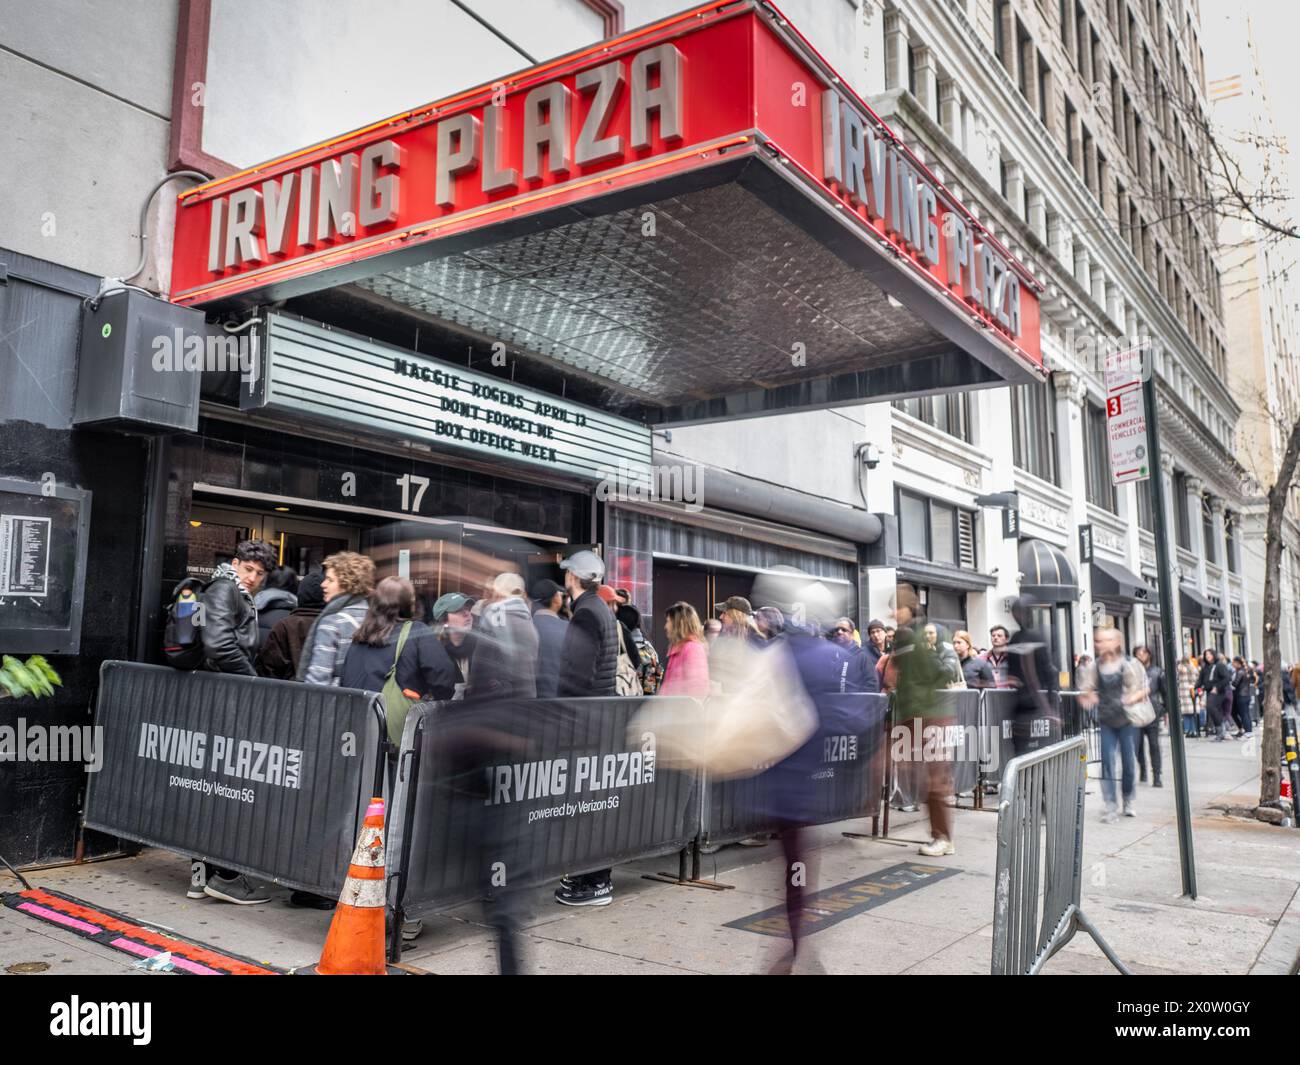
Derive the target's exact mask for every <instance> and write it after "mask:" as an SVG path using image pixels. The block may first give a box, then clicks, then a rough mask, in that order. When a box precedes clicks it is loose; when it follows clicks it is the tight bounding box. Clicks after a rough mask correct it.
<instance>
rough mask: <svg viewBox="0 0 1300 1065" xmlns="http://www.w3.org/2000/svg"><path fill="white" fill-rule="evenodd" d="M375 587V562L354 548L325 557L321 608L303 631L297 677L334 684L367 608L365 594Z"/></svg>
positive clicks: (367, 602)
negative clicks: (309, 627)
mask: <svg viewBox="0 0 1300 1065" xmlns="http://www.w3.org/2000/svg"><path fill="white" fill-rule="evenodd" d="M374 586H375V563H374V561H373V560H371V559H369V558H367V557H366V556H365V555H359V554H357V553H356V552H355V551H340V552H338V553H337V554H333V555H330V556H329V558H327V559H326V560H325V580H324V581H323V582H322V584H321V590H322V591H323V593H324V595H325V609H324V610H322V611H321V612H320V615H319V616H318V617H317V618H316V620H315V621H314V622H313V623H312V627H311V631H310V632H308V634H307V639H306V641H305V644H304V647H303V652H302V658H301V660H300V661H299V662H298V673H297V679H298V680H302V681H306V682H307V683H308V684H326V685H333V686H337V685H338V683H339V678H340V677H341V676H342V675H343V663H344V661H345V659H346V658H347V654H348V650H349V648H350V647H351V646H352V637H353V635H354V634H355V633H356V631H357V629H359V628H360V627H361V623H362V622H363V621H365V619H366V613H367V612H368V611H369V609H370V603H369V601H368V599H367V596H369V595H370V593H371V591H372V590H373V588H374Z"/></svg>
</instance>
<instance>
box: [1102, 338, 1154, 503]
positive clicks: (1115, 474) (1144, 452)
mask: <svg viewBox="0 0 1300 1065" xmlns="http://www.w3.org/2000/svg"><path fill="white" fill-rule="evenodd" d="M1146 407H1147V405H1146V402H1145V400H1144V397H1143V388H1142V349H1141V348H1130V349H1128V350H1127V351H1119V352H1115V353H1114V354H1112V355H1109V356H1107V358H1106V438H1107V442H1108V443H1109V446H1110V476H1111V480H1112V481H1114V483H1115V484H1117V485H1119V484H1127V483H1128V482H1129V481H1144V480H1146V479H1147V478H1148V477H1150V476H1151V445H1150V443H1149V442H1148V440H1147V410H1146Z"/></svg>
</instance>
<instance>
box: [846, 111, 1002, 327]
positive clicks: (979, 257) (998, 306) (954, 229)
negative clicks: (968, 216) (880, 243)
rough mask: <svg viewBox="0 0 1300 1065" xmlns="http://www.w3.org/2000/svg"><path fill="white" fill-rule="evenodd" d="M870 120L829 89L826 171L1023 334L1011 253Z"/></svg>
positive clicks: (951, 283) (953, 284)
mask: <svg viewBox="0 0 1300 1065" xmlns="http://www.w3.org/2000/svg"><path fill="white" fill-rule="evenodd" d="M882 134H883V130H882V131H881V132H878V131H877V130H876V129H874V128H873V126H872V124H871V122H870V120H868V119H866V118H864V117H863V116H862V115H860V114H859V113H858V111H857V110H856V108H854V107H853V106H851V105H850V104H849V103H848V102H847V101H845V100H844V99H843V98H842V97H841V96H840V95H839V93H837V92H834V91H832V90H830V89H828V90H826V91H825V92H824V93H823V94H822V155H823V160H824V168H823V176H824V177H825V179H826V183H827V184H828V185H834V186H838V188H839V190H840V194H841V195H842V196H843V197H844V198H845V199H846V200H847V201H848V202H849V204H850V205H851V206H852V207H853V208H854V209H855V210H857V211H858V212H865V215H866V218H867V220H868V221H871V222H876V221H880V222H882V224H883V225H884V228H885V232H886V233H887V234H888V235H889V236H890V237H892V238H893V239H894V241H895V242H896V243H897V244H900V245H902V247H903V248H905V249H906V250H907V251H909V252H911V253H912V254H914V255H915V256H916V258H917V259H919V260H920V262H921V263H922V264H923V265H925V266H927V267H930V268H933V269H938V267H939V266H940V258H941V255H940V241H941V239H942V241H943V243H944V244H945V245H946V247H945V248H944V249H943V250H944V252H945V253H946V254H944V255H943V256H942V257H943V259H944V260H945V261H946V267H947V270H946V276H945V277H944V278H943V280H944V281H945V282H946V283H947V285H948V287H949V289H950V290H952V291H953V292H954V293H956V294H957V295H959V296H961V297H962V299H963V300H964V301H965V302H966V303H968V304H970V305H971V306H973V307H975V308H977V309H978V310H980V311H983V312H984V313H985V314H987V315H988V316H989V317H990V318H991V319H992V320H993V322H994V324H995V325H997V326H998V327H1000V328H1001V329H1002V330H1003V331H1004V332H1005V333H1008V334H1009V335H1010V336H1011V337H1012V338H1013V339H1015V338H1018V337H1019V336H1020V282H1019V280H1018V278H1017V277H1016V275H1015V273H1014V272H1013V270H1012V268H1011V265H1010V264H1009V263H1008V261H1007V260H1006V259H1005V258H1004V257H1003V256H1002V255H1001V254H1000V253H999V252H998V251H997V250H996V248H995V247H994V246H993V245H992V244H990V243H989V242H988V241H979V240H978V239H977V238H976V234H975V231H974V230H973V229H972V227H971V226H970V225H969V224H968V223H967V222H966V220H965V219H964V218H962V217H961V215H960V214H958V212H957V211H956V210H954V209H953V208H952V206H950V205H948V204H943V205H941V204H940V201H939V198H938V196H937V194H936V192H935V190H934V189H933V188H931V186H930V184H929V183H928V182H927V181H926V180H925V177H924V175H922V174H921V173H920V172H919V171H918V170H917V169H916V167H914V166H913V165H912V164H911V162H909V161H908V159H907V157H906V156H905V155H904V153H903V152H901V151H899V150H898V148H896V147H895V146H894V145H893V144H892V143H890V141H889V140H888V139H887V137H886V136H884V135H882Z"/></svg>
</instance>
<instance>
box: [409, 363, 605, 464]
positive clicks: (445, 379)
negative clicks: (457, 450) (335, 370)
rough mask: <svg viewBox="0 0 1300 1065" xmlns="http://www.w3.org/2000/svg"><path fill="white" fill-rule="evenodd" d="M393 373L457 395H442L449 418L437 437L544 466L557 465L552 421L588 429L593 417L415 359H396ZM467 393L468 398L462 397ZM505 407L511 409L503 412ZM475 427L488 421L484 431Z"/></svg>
mask: <svg viewBox="0 0 1300 1065" xmlns="http://www.w3.org/2000/svg"><path fill="white" fill-rule="evenodd" d="M393 373H395V374H397V375H398V376H399V377H405V378H409V379H412V380H416V381H424V382H427V383H429V384H432V385H434V386H436V387H438V388H443V389H446V390H447V391H448V392H449V393H451V394H450V395H440V396H439V397H438V410H439V411H441V412H442V413H445V414H447V415H448V417H447V418H437V419H435V420H434V422H433V433H434V435H436V436H440V437H443V438H444V439H447V440H451V441H455V442H459V443H463V444H477V445H479V446H480V447H490V448H493V449H495V450H497V451H503V452H506V453H507V454H511V455H519V456H522V457H523V458H530V459H536V460H538V461H541V462H556V461H558V454H557V451H556V448H555V447H554V446H552V445H551V444H549V443H546V441H552V440H554V439H555V430H556V425H555V424H552V423H558V424H559V425H561V426H569V427H572V428H574V429H583V428H585V427H586V425H587V416H586V415H585V414H582V413H581V412H579V411H574V410H569V409H568V408H567V407H561V406H557V405H556V404H554V403H550V402H547V401H545V400H535V399H529V398H528V397H527V396H524V395H521V394H520V393H518V392H514V391H512V390H511V389H508V388H501V387H500V386H498V385H495V384H491V383H488V382H485V381H473V380H467V379H465V378H462V377H461V376H460V375H459V374H457V373H454V372H452V371H450V370H444V369H441V368H439V367H436V366H430V365H427V364H423V363H418V362H414V361H412V360H410V359H401V358H394V359H393ZM462 394H463V395H464V396H466V397H468V398H461V395H462ZM503 407H504V408H506V409H504V410H502V409H500V408H503ZM529 415H532V417H530V416H529ZM543 419H548V420H545V421H544V420H543ZM467 423H468V424H467ZM474 423H482V426H483V427H482V428H480V427H479V425H477V424H474ZM508 434H514V435H508Z"/></svg>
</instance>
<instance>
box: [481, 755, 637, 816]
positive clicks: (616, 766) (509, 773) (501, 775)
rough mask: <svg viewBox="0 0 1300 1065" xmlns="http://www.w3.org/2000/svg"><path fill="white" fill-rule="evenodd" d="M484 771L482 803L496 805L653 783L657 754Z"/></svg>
mask: <svg viewBox="0 0 1300 1065" xmlns="http://www.w3.org/2000/svg"><path fill="white" fill-rule="evenodd" d="M485 772H486V774H487V786H488V796H487V798H486V799H484V800H483V805H484V806H496V805H499V804H501V803H511V802H523V801H525V800H528V799H548V798H550V799H553V798H560V797H563V796H567V795H579V794H581V793H582V792H584V791H586V792H593V791H611V790H614V789H617V788H629V787H637V786H639V785H642V784H653V783H654V779H655V756H654V750H653V748H651V749H650V750H647V751H620V752H619V753H617V754H605V755H600V754H591V755H581V756H579V757H577V758H575V759H573V760H572V764H570V759H568V758H550V759H547V760H545V761H541V762H515V763H510V764H507V765H490V766H487V767H486V769H485ZM602 808H603V807H602Z"/></svg>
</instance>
